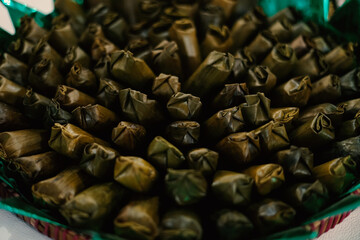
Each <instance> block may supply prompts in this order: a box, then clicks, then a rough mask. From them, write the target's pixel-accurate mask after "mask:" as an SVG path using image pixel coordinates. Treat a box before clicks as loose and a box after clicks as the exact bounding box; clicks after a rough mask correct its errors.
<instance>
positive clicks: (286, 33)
mask: <svg viewBox="0 0 360 240" xmlns="http://www.w3.org/2000/svg"><path fill="white" fill-rule="evenodd" d="M292 27H293V26H292V25H291V23H290V22H289V20H287V19H286V18H284V19H281V20H277V21H275V22H273V23H271V25H270V26H269V27H268V30H269V31H270V32H272V34H274V36H275V37H276V38H277V39H278V40H279V42H282V43H284V42H289V41H290V40H291V37H292V36H291V35H292Z"/></svg>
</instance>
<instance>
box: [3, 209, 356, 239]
mask: <svg viewBox="0 0 360 240" xmlns="http://www.w3.org/2000/svg"><path fill="white" fill-rule="evenodd" d="M359 221H360V208H358V209H357V210H355V211H354V212H353V213H351V214H350V215H349V216H348V217H347V218H346V219H345V220H344V221H343V222H342V223H340V224H339V225H337V226H336V228H334V229H331V230H330V231H329V232H327V233H325V234H323V235H322V236H321V237H320V238H319V240H359V239H360V224H359ZM0 240H50V238H48V237H45V236H44V235H42V234H40V233H38V232H37V231H36V230H34V229H33V228H32V227H30V226H29V225H27V224H26V223H24V222H23V221H22V220H20V219H18V218H17V217H16V216H14V215H12V214H11V213H9V212H6V211H4V210H0Z"/></svg>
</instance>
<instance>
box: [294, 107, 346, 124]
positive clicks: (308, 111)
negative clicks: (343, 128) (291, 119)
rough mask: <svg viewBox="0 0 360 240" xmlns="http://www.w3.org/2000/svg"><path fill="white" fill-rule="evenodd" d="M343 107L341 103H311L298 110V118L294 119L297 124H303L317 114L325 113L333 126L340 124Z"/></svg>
mask: <svg viewBox="0 0 360 240" xmlns="http://www.w3.org/2000/svg"><path fill="white" fill-rule="evenodd" d="M344 112H345V109H344V107H343V105H338V106H336V105H333V104H331V103H322V104H318V105H313V106H309V107H307V108H305V109H304V110H302V111H301V112H300V115H299V117H298V119H297V120H296V124H297V125H301V124H304V123H305V122H307V121H309V120H311V119H312V118H314V117H315V116H316V115H317V114H319V113H322V114H325V115H326V116H327V117H328V118H329V119H330V120H331V123H332V124H333V126H338V125H339V124H341V122H342V119H343V115H344Z"/></svg>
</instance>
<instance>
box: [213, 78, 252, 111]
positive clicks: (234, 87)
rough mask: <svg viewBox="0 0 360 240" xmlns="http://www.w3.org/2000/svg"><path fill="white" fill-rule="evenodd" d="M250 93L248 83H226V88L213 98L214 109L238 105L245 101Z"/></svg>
mask: <svg viewBox="0 0 360 240" xmlns="http://www.w3.org/2000/svg"><path fill="white" fill-rule="evenodd" d="M248 94H249V90H248V88H247V85H246V83H232V84H225V86H224V88H223V89H222V90H221V91H220V92H219V93H218V94H217V95H216V96H215V97H214V99H213V100H212V104H211V105H212V107H213V108H214V110H222V109H227V108H231V107H234V106H238V105H239V104H241V103H244V102H245V95H248Z"/></svg>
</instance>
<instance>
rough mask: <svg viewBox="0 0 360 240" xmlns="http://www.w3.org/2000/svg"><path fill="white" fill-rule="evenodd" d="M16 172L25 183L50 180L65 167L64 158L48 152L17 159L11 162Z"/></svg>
mask: <svg viewBox="0 0 360 240" xmlns="http://www.w3.org/2000/svg"><path fill="white" fill-rule="evenodd" d="M11 164H13V165H14V167H15V169H16V171H17V172H18V173H19V174H20V175H21V176H22V178H23V179H24V180H25V181H26V183H30V184H32V183H36V182H39V181H41V180H44V179H48V178H51V177H53V176H55V175H56V174H58V173H59V172H60V171H62V170H63V169H64V168H65V166H66V165H67V162H66V159H65V157H63V156H61V155H60V154H58V153H56V152H54V151H49V152H45V153H40V154H35V155H31V156H24V157H18V158H14V159H13V160H11Z"/></svg>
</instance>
